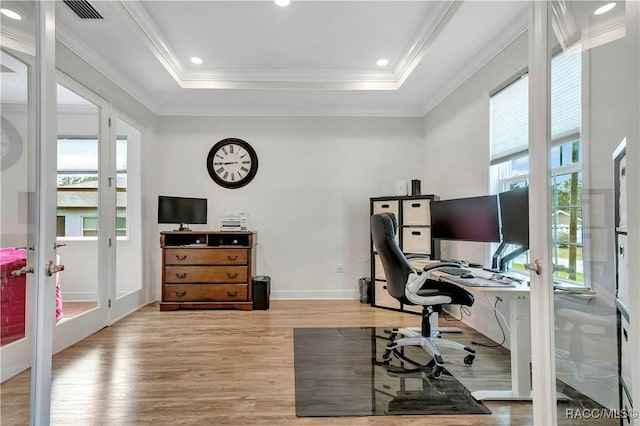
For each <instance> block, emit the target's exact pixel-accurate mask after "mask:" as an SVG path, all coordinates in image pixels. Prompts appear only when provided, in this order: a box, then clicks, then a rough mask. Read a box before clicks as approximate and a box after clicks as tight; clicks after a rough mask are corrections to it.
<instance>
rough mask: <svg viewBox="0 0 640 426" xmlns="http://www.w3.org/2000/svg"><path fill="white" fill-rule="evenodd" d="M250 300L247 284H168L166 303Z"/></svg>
mask: <svg viewBox="0 0 640 426" xmlns="http://www.w3.org/2000/svg"><path fill="white" fill-rule="evenodd" d="M247 299H248V285H247V284H166V285H165V286H164V294H163V299H162V300H164V301H169V302H203V301H210V300H215V301H220V302H226V301H245V300H247Z"/></svg>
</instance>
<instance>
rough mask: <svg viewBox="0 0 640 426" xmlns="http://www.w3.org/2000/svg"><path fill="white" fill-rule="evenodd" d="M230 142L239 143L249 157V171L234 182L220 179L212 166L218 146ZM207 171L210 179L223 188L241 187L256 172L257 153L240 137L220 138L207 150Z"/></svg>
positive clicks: (220, 146) (251, 178)
mask: <svg viewBox="0 0 640 426" xmlns="http://www.w3.org/2000/svg"><path fill="white" fill-rule="evenodd" d="M230 144H234V145H239V146H240V147H242V148H243V149H244V150H245V151H247V153H249V157H251V169H249V173H247V175H246V176H245V177H243V178H242V179H240V180H238V181H235V182H228V181H226V180H224V179H222V178H221V177H220V176H218V174H217V173H216V171H215V168H214V167H213V157H214V156H215V155H216V152H218V151H219V150H220V148H222V147H223V146H225V145H230ZM207 171H208V172H209V176H211V179H213V181H214V182H215V183H217V184H218V185H220V186H222V187H224V188H229V189H236V188H242V187H243V186H245V185H247V184H248V183H249V182H251V181H252V180H253V178H254V177H255V176H256V173H257V172H258V155H257V154H256V151H255V150H254V149H253V147H252V146H251V145H249V143H247V142H246V141H243V140H242V139H238V138H226V139H222V140H221V141H220V142H217V143H216V144H215V145H213V147H212V148H211V150H209V155H208V156H207Z"/></svg>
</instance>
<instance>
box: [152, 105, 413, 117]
mask: <svg viewBox="0 0 640 426" xmlns="http://www.w3.org/2000/svg"><path fill="white" fill-rule="evenodd" d="M158 116H160V117H162V116H174V117H183V116H188V117H211V116H216V117H365V118H366V117H418V118H421V117H423V116H424V114H423V113H422V109H421V108H419V107H416V108H393V109H366V108H339V107H338V108H335V107H330V108H325V109H317V108H314V107H300V106H297V107H284V108H272V107H270V108H269V109H268V111H265V109H264V108H260V107H258V108H255V109H251V108H248V107H242V108H238V109H233V108H228V107H214V108H208V109H203V108H199V109H198V111H197V112H193V111H185V110H184V109H183V108H175V109H174V108H171V107H167V108H163V109H162V111H160V113H159V114H158Z"/></svg>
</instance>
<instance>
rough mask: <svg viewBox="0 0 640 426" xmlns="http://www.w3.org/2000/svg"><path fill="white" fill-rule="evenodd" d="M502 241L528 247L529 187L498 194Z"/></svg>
mask: <svg viewBox="0 0 640 426" xmlns="http://www.w3.org/2000/svg"><path fill="white" fill-rule="evenodd" d="M498 201H499V202H500V217H501V218H502V219H501V221H502V242H504V243H507V244H516V245H519V246H521V247H529V187H527V186H525V187H523V188H516V189H512V190H511V191H506V192H501V193H500V194H498Z"/></svg>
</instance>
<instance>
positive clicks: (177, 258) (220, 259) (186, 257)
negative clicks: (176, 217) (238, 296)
mask: <svg viewBox="0 0 640 426" xmlns="http://www.w3.org/2000/svg"><path fill="white" fill-rule="evenodd" d="M164 263H165V265H246V264H247V250H246V249H221V250H214V249H207V248H202V249H197V248H193V249H183V248H179V249H165V250H164Z"/></svg>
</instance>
